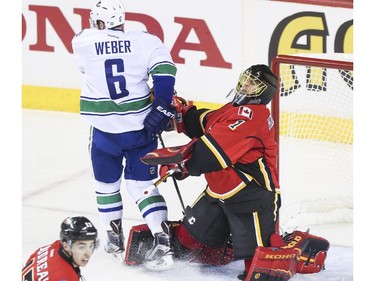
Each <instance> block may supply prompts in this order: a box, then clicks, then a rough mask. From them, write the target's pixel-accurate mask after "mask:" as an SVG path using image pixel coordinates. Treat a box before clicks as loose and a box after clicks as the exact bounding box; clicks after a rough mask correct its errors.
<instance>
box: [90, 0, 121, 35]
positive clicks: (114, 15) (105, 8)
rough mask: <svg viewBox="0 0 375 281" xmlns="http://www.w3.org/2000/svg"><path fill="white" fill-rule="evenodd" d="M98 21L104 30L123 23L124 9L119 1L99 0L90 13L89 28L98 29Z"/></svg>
mask: <svg viewBox="0 0 375 281" xmlns="http://www.w3.org/2000/svg"><path fill="white" fill-rule="evenodd" d="M98 21H102V22H104V25H105V29H111V28H114V27H116V26H119V25H121V24H124V23H125V8H124V5H123V4H122V3H121V2H120V1H119V0H101V1H99V2H97V3H96V4H95V5H94V7H93V8H92V9H91V11H90V26H91V28H94V29H98Z"/></svg>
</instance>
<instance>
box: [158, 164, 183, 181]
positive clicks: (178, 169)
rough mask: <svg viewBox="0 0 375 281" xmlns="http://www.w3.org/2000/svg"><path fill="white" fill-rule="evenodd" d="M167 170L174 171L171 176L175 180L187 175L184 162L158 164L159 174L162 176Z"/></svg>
mask: <svg viewBox="0 0 375 281" xmlns="http://www.w3.org/2000/svg"><path fill="white" fill-rule="evenodd" d="M169 170H173V171H174V173H173V175H172V176H173V177H174V178H175V179H176V180H183V179H185V178H187V177H188V176H189V171H188V170H187V169H186V166H185V165H184V163H180V164H171V165H162V166H160V170H159V176H160V177H163V176H164V175H166V173H167V172H168V171H169Z"/></svg>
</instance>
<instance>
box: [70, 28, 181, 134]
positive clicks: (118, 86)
mask: <svg viewBox="0 0 375 281" xmlns="http://www.w3.org/2000/svg"><path fill="white" fill-rule="evenodd" d="M72 47H73V53H74V58H75V60H76V62H77V64H78V67H79V70H80V71H81V72H82V73H84V74H85V77H84V80H83V85H82V89H81V97H80V114H81V116H82V118H83V119H84V120H85V121H87V122H88V123H89V124H90V125H92V126H93V127H95V128H98V129H99V130H101V131H104V132H109V133H123V132H128V131H136V130H141V129H143V120H144V119H145V117H146V115H147V114H148V113H149V112H150V110H151V103H152V101H151V97H150V86H149V84H148V81H149V77H150V75H151V77H152V80H153V83H154V85H155V84H157V87H158V91H160V92H163V85H164V84H165V82H164V81H166V79H167V78H170V79H173V82H174V80H175V75H176V72H177V69H176V66H175V65H174V63H173V60H172V58H171V55H170V52H169V50H168V48H167V47H166V46H165V45H164V44H163V43H162V42H161V40H160V39H159V38H158V37H156V36H155V35H152V34H150V33H147V32H142V31H127V32H123V31H122V30H111V29H105V30H97V29H84V30H83V31H81V32H80V33H79V34H77V35H76V36H75V37H74V38H73V40H72ZM167 80H168V79H167ZM94 81H95V82H94ZM94 85H96V86H94Z"/></svg>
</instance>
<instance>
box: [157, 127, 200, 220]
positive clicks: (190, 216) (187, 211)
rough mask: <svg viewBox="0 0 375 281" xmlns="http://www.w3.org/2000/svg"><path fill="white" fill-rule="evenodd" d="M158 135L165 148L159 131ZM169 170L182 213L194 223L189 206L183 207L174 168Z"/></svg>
mask: <svg viewBox="0 0 375 281" xmlns="http://www.w3.org/2000/svg"><path fill="white" fill-rule="evenodd" d="M158 137H159V140H160V143H161V146H162V147H163V148H165V144H164V140H163V138H162V137H161V133H160V134H158ZM171 171H172V173H171V176H172V180H173V184H174V187H175V189H176V192H177V196H178V199H179V200H180V203H181V207H182V211H183V214H184V215H185V216H186V218H187V219H188V222H189V223H190V224H194V222H195V218H194V217H193V216H192V214H191V208H190V207H189V206H188V208H185V204H184V201H183V200H182V196H181V192H180V188H179V187H178V184H177V180H176V178H175V177H173V174H174V172H175V170H171ZM188 213H189V214H188Z"/></svg>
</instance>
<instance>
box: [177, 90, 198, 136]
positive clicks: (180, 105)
mask: <svg viewBox="0 0 375 281" xmlns="http://www.w3.org/2000/svg"><path fill="white" fill-rule="evenodd" d="M172 107H173V108H174V110H175V113H176V115H175V118H174V125H175V128H176V131H177V133H185V134H186V130H185V126H184V120H183V117H184V116H185V115H186V113H187V112H188V111H189V110H190V109H191V108H193V107H195V106H194V105H192V104H189V103H188V102H187V101H186V100H185V99H184V98H181V97H179V96H176V95H174V96H173V97H172Z"/></svg>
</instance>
